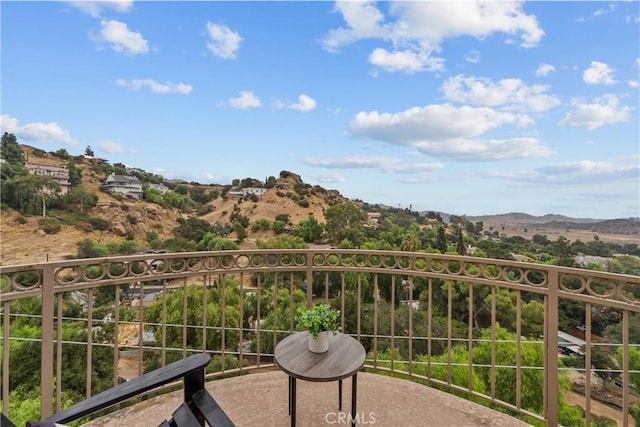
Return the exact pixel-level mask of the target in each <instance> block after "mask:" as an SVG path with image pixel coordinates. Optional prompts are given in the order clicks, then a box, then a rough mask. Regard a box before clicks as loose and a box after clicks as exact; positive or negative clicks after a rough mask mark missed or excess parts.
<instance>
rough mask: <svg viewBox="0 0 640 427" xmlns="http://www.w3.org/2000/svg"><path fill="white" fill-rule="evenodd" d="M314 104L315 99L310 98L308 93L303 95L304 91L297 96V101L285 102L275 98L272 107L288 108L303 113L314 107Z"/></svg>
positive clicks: (278, 108)
mask: <svg viewBox="0 0 640 427" xmlns="http://www.w3.org/2000/svg"><path fill="white" fill-rule="evenodd" d="M316 105H317V104H316V101H315V99H313V98H311V97H310V96H309V95H305V94H304V93H303V94H302V95H300V96H299V97H298V102H295V103H286V102H284V101H282V100H280V99H276V100H275V101H274V102H273V104H272V106H273V108H275V109H277V110H281V109H283V108H288V109H291V110H298V111H302V112H303V113H306V112H307V111H311V110H313V109H315V108H316Z"/></svg>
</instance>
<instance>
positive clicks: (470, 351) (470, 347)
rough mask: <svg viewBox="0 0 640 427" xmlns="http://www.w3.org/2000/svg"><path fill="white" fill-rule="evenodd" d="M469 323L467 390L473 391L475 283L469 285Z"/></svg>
mask: <svg viewBox="0 0 640 427" xmlns="http://www.w3.org/2000/svg"><path fill="white" fill-rule="evenodd" d="M468 307H469V308H468V310H469V322H468V328H469V329H468V331H467V339H468V342H467V357H468V359H469V367H468V369H467V374H468V376H469V378H468V382H467V390H469V391H473V283H469V301H468Z"/></svg>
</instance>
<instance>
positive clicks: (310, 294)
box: [305, 253, 344, 312]
mask: <svg viewBox="0 0 640 427" xmlns="http://www.w3.org/2000/svg"><path fill="white" fill-rule="evenodd" d="M313 257H314V254H313V253H308V254H307V257H306V259H305V262H306V263H307V265H306V267H307V277H306V281H307V308H311V305H312V303H313ZM343 312H344V310H343Z"/></svg>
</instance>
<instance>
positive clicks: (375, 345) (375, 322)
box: [373, 273, 380, 368]
mask: <svg viewBox="0 0 640 427" xmlns="http://www.w3.org/2000/svg"><path fill="white" fill-rule="evenodd" d="M373 302H374V304H373V366H374V368H377V367H378V305H379V304H380V290H379V289H378V273H376V274H375V275H374V276H373Z"/></svg>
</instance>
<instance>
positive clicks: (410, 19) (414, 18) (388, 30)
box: [322, 1, 544, 72]
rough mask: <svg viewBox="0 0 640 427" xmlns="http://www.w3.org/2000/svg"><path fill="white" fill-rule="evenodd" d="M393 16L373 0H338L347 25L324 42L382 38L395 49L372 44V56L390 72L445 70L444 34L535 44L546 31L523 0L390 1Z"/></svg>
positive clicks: (328, 45)
mask: <svg viewBox="0 0 640 427" xmlns="http://www.w3.org/2000/svg"><path fill="white" fill-rule="evenodd" d="M389 5H390V6H389V17H388V19H387V18H385V16H384V14H383V13H382V12H381V11H380V10H379V9H378V8H377V7H376V4H375V2H372V1H357V2H356V1H339V2H337V3H336V8H335V9H336V11H338V12H340V13H341V14H342V17H343V19H344V20H345V23H346V26H345V27H342V28H336V29H333V30H330V31H329V32H328V34H327V36H326V37H325V38H324V39H323V41H322V45H323V47H324V48H325V49H326V50H328V51H337V50H339V49H340V48H341V47H343V46H346V45H348V44H351V43H354V42H357V41H359V40H364V39H379V40H380V41H381V42H384V43H389V44H390V45H391V46H392V48H382V47H377V48H374V49H373V51H372V54H371V55H370V56H369V60H370V61H371V62H372V63H373V64H374V65H376V66H379V67H381V68H383V69H385V70H387V71H404V72H415V71H424V70H430V71H434V70H442V69H443V68H444V59H442V58H438V57H432V55H433V53H434V52H439V51H440V49H441V44H442V42H443V41H444V40H445V39H449V38H455V37H460V36H472V37H476V38H478V39H483V38H486V37H488V36H490V35H492V34H494V33H500V32H501V33H505V34H507V35H508V36H509V37H513V36H519V37H520V45H521V46H523V47H532V46H536V45H537V44H538V43H539V42H540V40H541V39H542V37H543V36H544V31H543V30H542V28H541V27H540V26H539V24H538V22H537V19H536V17H535V16H533V15H527V14H526V13H525V12H523V10H522V2H520V1H515V2H431V1H429V2H405V1H398V2H392V3H389Z"/></svg>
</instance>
